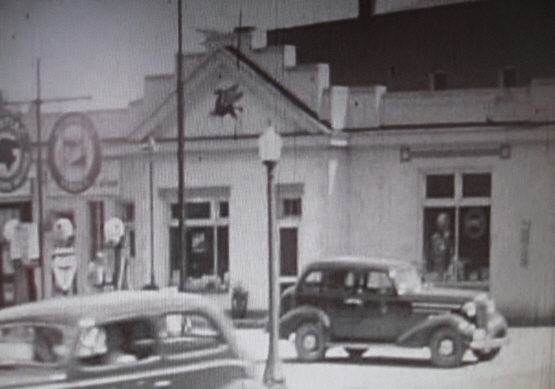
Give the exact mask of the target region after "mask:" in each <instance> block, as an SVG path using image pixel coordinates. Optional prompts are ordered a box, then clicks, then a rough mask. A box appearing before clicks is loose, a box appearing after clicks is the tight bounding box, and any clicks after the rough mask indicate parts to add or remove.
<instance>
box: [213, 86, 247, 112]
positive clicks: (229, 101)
mask: <svg viewBox="0 0 555 389" xmlns="http://www.w3.org/2000/svg"><path fill="white" fill-rule="evenodd" d="M214 94H215V95H217V96H218V97H216V104H215V107H214V111H213V112H212V114H213V115H216V116H221V117H225V116H226V115H227V114H229V115H231V116H232V117H233V118H235V119H237V112H243V107H241V106H240V105H237V103H238V102H239V101H240V100H241V99H242V98H243V92H242V91H241V90H240V89H239V84H234V85H232V86H230V87H229V88H226V89H216V90H215V91H214Z"/></svg>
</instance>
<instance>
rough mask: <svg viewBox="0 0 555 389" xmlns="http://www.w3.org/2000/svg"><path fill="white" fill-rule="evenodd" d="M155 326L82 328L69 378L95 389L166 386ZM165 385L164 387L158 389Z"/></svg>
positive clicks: (125, 323) (144, 322)
mask: <svg viewBox="0 0 555 389" xmlns="http://www.w3.org/2000/svg"><path fill="white" fill-rule="evenodd" d="M156 331H157V329H156V325H155V323H153V322H152V321H150V320H148V319H131V320H122V321H115V322H110V323H105V324H103V325H101V326H96V327H89V328H85V329H83V332H82V333H81V334H80V336H79V342H78V344H77V347H76V351H75V354H76V361H75V362H76V363H75V364H74V366H73V369H72V371H71V374H70V377H71V379H72V380H73V381H76V382H77V384H76V386H79V387H81V386H83V387H87V388H94V389H136V388H144V389H146V388H154V387H164V384H165V383H166V382H167V379H165V378H164V377H162V378H160V372H162V371H164V368H163V367H164V366H163V365H162V363H161V358H160V355H159V354H158V351H157V340H156V336H157V335H156ZM160 383H162V386H159V385H160Z"/></svg>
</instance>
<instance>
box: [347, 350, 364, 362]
mask: <svg viewBox="0 0 555 389" xmlns="http://www.w3.org/2000/svg"><path fill="white" fill-rule="evenodd" d="M366 350H367V349H365V348H353V347H345V351H347V353H348V354H349V358H350V359H354V360H357V359H361V358H362V356H363V355H364V353H365V352H366Z"/></svg>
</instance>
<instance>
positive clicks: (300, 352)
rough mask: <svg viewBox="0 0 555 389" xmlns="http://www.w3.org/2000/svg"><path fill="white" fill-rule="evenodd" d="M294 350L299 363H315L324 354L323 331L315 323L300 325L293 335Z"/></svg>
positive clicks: (324, 341) (324, 340)
mask: <svg viewBox="0 0 555 389" xmlns="http://www.w3.org/2000/svg"><path fill="white" fill-rule="evenodd" d="M295 348H296V349H297V356H298V357H299V359H300V360H301V361H317V360H320V359H323V358H324V356H325V354H326V339H325V332H324V329H323V328H322V326H321V325H320V324H317V323H305V324H302V325H301V326H300V327H299V328H298V329H297V332H296V334H295Z"/></svg>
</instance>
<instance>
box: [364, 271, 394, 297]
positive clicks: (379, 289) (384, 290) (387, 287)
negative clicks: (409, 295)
mask: <svg viewBox="0 0 555 389" xmlns="http://www.w3.org/2000/svg"><path fill="white" fill-rule="evenodd" d="M366 290H367V291H368V292H370V293H374V294H392V293H393V292H394V286H393V282H392V281H391V278H389V276H388V274H387V273H386V272H383V271H376V270H373V271H370V272H368V274H367V275H366Z"/></svg>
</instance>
